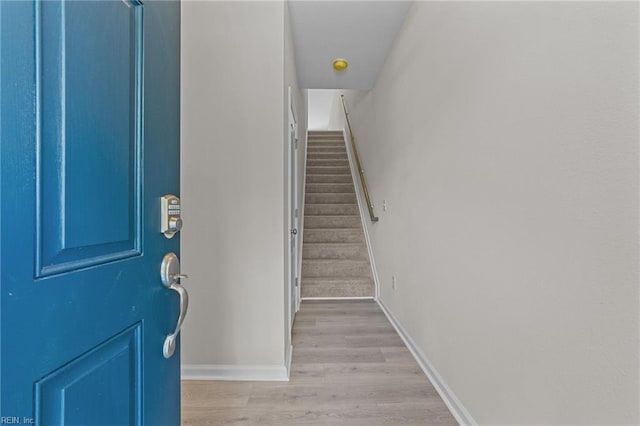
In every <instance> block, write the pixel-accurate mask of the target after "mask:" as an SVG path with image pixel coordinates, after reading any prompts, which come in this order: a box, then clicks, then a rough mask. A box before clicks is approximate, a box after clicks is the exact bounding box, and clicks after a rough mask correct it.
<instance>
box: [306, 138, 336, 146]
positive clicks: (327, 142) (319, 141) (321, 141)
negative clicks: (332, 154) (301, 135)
mask: <svg viewBox="0 0 640 426" xmlns="http://www.w3.org/2000/svg"><path fill="white" fill-rule="evenodd" d="M307 145H312V146H324V145H326V146H342V147H344V140H343V139H309V140H308V141H307Z"/></svg>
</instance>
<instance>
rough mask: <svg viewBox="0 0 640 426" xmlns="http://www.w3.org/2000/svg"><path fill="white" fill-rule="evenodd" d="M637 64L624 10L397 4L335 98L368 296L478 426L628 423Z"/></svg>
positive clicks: (625, 6) (634, 30)
mask: <svg viewBox="0 0 640 426" xmlns="http://www.w3.org/2000/svg"><path fill="white" fill-rule="evenodd" d="M638 51H639V46H638V4H637V3H606V2H601V3H591V2H567V3H555V2H528V3H525V2H417V3H416V4H414V6H412V9H411V10H410V12H409V14H408V17H407V21H406V23H405V26H404V28H403V30H402V31H401V33H400V35H399V36H398V38H397V40H396V44H395V46H394V48H393V50H392V52H391V54H390V56H389V57H388V59H387V62H386V64H385V66H384V68H383V70H382V72H381V74H380V76H379V79H378V81H377V83H376V85H375V87H374V89H373V90H372V91H370V92H368V93H366V94H364V95H363V94H354V93H350V94H349V102H350V107H351V111H352V115H353V121H354V126H355V129H354V131H355V132H356V138H357V139H358V141H360V144H359V145H360V151H361V154H362V158H363V162H364V166H365V168H366V170H367V177H368V180H369V181H368V183H369V186H370V191H371V193H372V195H373V198H374V202H375V203H376V211H377V213H378V214H379V215H380V222H379V223H377V224H374V225H371V224H370V223H369V224H368V227H369V232H370V234H371V238H372V244H373V250H374V254H375V260H376V262H377V265H378V273H379V275H380V277H381V299H382V300H383V302H384V303H385V304H386V305H387V306H388V307H389V309H390V311H391V313H392V314H393V315H394V316H395V317H396V318H397V319H398V320H399V322H400V323H401V324H402V326H403V327H404V328H405V329H406V330H407V332H408V333H409V335H410V336H411V337H412V338H413V339H414V340H415V342H416V343H417V346H418V347H419V349H420V350H421V351H422V352H423V353H424V354H425V355H426V357H427V358H428V359H429V360H430V361H431V363H432V365H433V366H434V367H435V369H436V370H437V371H438V372H439V373H440V375H441V376H442V378H443V379H444V381H445V382H446V383H447V384H448V385H449V387H450V389H451V390H452V391H453V393H454V394H455V395H456V396H457V397H458V398H459V400H460V401H461V402H462V403H463V405H464V406H465V407H466V409H467V410H468V411H469V412H470V413H471V415H472V417H473V418H474V419H475V420H476V421H477V422H479V423H482V424H637V423H638V422H639V421H640V418H639V415H638V404H639V393H638V379H639V378H638V370H639V363H638V343H639V342H638V336H639V334H638V318H639V316H638V315H639V310H638V302H639V297H638V296H639V295H638V278H639V276H638V255H639V250H638V190H639V189H640V188H639V185H638V172H639V170H638V130H639V124H638V117H639V113H640V111H639V108H638V101H639V90H638ZM383 199H387V200H388V206H389V208H388V211H387V212H382V211H381V208H380V205H381V203H382V200H383ZM392 275H396V276H397V282H398V285H397V289H396V290H392V289H391V276H392Z"/></svg>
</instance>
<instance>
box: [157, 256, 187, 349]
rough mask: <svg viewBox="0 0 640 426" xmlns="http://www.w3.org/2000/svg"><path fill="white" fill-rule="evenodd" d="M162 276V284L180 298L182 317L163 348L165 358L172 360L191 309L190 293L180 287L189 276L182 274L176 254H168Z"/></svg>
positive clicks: (180, 316)
mask: <svg viewBox="0 0 640 426" xmlns="http://www.w3.org/2000/svg"><path fill="white" fill-rule="evenodd" d="M160 275H161V277H162V284H164V286H165V287H166V288H168V289H169V290H173V291H175V292H176V293H178V296H180V315H179V316H178V323H177V324H176V328H175V330H174V332H173V333H171V334H169V335H167V337H165V339H164V345H163V347H162V354H163V355H164V357H165V358H171V357H172V356H173V354H174V352H175V350H176V339H177V338H178V334H179V333H180V328H181V327H182V323H183V322H184V319H185V317H186V316H187V310H188V308H189V293H187V290H185V288H184V287H182V286H181V285H180V280H181V279H183V278H188V276H187V275H185V274H181V273H180V261H179V260H178V256H176V255H175V254H174V253H168V254H167V255H166V256H165V257H164V259H163V260H162V266H161V269H160Z"/></svg>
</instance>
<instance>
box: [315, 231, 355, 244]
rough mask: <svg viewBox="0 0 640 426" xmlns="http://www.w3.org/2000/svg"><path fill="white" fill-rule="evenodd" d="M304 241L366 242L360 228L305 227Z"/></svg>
mask: <svg viewBox="0 0 640 426" xmlns="http://www.w3.org/2000/svg"><path fill="white" fill-rule="evenodd" d="M304 243H305V244H306V243H364V234H363V232H362V230H360V229H358V230H353V229H305V231H304Z"/></svg>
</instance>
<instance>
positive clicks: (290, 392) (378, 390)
mask: <svg viewBox="0 0 640 426" xmlns="http://www.w3.org/2000/svg"><path fill="white" fill-rule="evenodd" d="M293 347H294V350H293V360H292V365H291V381H289V382H213V381H183V383H182V386H183V390H182V424H183V426H187V425H189V426H191V425H193V426H205V425H309V424H312V425H349V426H351V425H354V426H355V425H367V426H375V425H396V426H400V425H456V424H457V423H456V421H455V419H454V418H453V416H452V415H451V414H450V412H449V410H448V409H447V407H446V405H445V404H444V402H443V401H442V399H440V396H439V395H438V393H437V392H436V390H435V389H434V388H433V386H432V385H431V383H430V382H429V380H428V379H427V378H426V376H425V375H424V373H423V372H422V370H421V369H420V367H419V366H418V365H417V363H416V361H415V360H414V358H413V356H412V355H411V353H410V352H409V350H408V349H407V348H406V346H405V345H404V343H403V342H402V340H401V339H400V337H399V336H398V334H397V333H396V332H395V330H394V328H393V327H392V326H391V324H390V323H389V321H388V320H387V318H386V316H385V315H384V313H383V312H382V311H381V310H380V308H379V307H378V305H377V304H376V303H375V302H373V301H368V300H348V301H346V300H345V301H304V302H303V303H302V307H301V309H300V311H299V312H298V314H297V315H296V321H295V324H294V330H293Z"/></svg>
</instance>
